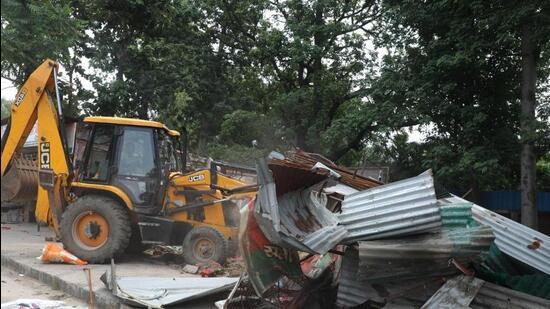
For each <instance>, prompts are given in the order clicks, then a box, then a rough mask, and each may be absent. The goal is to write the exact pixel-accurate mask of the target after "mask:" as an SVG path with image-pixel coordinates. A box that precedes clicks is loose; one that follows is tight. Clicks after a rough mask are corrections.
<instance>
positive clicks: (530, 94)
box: [520, 22, 538, 229]
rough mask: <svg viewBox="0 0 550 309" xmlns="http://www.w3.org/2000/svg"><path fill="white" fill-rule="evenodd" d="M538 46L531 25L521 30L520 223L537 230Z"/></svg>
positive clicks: (526, 24) (524, 26)
mask: <svg viewBox="0 0 550 309" xmlns="http://www.w3.org/2000/svg"><path fill="white" fill-rule="evenodd" d="M537 49H538V48H537V44H536V42H535V40H534V38H533V29H532V26H531V24H530V23H528V22H527V23H525V24H524V25H522V28H521V119H520V123H521V184H520V187H521V223H522V224H524V225H526V226H528V227H531V228H533V229H537V228H538V214H537V204H536V201H535V198H536V166H535V151H534V146H533V135H534V133H535V132H534V131H535V128H534V124H535V121H536V120H535V106H536V101H535V87H536V80H537V71H536V62H537V54H538V52H537Z"/></svg>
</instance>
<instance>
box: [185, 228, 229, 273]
mask: <svg viewBox="0 0 550 309" xmlns="http://www.w3.org/2000/svg"><path fill="white" fill-rule="evenodd" d="M203 244H204V245H205V246H202V245H203ZM206 244H209V245H206ZM205 247H206V248H205ZM228 250H229V244H228V241H227V238H225V237H224V236H223V234H222V233H221V232H220V231H218V230H216V229H214V228H212V227H208V226H200V227H195V228H193V229H191V231H189V233H187V235H185V239H184V240H183V255H184V258H185V262H186V263H188V264H193V265H195V264H205V263H208V261H215V262H218V263H220V264H223V263H225V259H226V258H227V254H228Z"/></svg>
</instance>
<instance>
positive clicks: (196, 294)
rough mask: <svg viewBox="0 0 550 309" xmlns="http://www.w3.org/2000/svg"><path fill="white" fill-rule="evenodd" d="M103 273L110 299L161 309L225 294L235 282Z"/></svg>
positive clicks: (214, 279) (233, 279)
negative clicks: (111, 297) (110, 293)
mask: <svg viewBox="0 0 550 309" xmlns="http://www.w3.org/2000/svg"><path fill="white" fill-rule="evenodd" d="M111 274H112V272H111V271H109V270H108V271H107V272H105V273H104V274H103V275H102V276H101V280H102V281H103V283H104V284H105V286H106V287H107V288H108V289H110V290H111V291H112V292H113V294H114V295H116V296H117V297H118V298H120V299H121V300H123V301H124V302H125V303H126V304H129V305H132V306H140V307H141V306H145V307H147V308H163V307H164V306H169V305H176V304H181V303H183V302H186V301H190V300H194V299H198V298H201V297H205V296H208V295H212V294H216V293H219V292H223V291H229V290H231V289H232V288H233V287H234V286H235V283H237V281H238V280H239V278H227V277H218V278H200V277H185V278H181V277H179V278H171V277H170V278H159V277H116V276H115V277H114V278H113V277H111Z"/></svg>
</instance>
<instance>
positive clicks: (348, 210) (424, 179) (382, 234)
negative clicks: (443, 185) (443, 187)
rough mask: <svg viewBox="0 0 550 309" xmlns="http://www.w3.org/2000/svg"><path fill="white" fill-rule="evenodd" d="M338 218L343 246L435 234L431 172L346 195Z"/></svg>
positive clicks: (438, 218)
mask: <svg viewBox="0 0 550 309" xmlns="http://www.w3.org/2000/svg"><path fill="white" fill-rule="evenodd" d="M338 218H339V219H340V223H341V224H343V225H344V226H345V227H346V229H347V230H348V236H347V237H346V238H345V240H344V241H345V242H346V243H351V242H354V241H357V240H369V239H383V238H388V237H396V236H403V235H412V234H420V233H424V232H429V231H435V230H438V229H439V227H440V226H441V216H440V214H439V207H438V206H437V200H436V198H435V190H434V183H433V178H432V172H431V171H426V172H425V173H423V174H421V175H419V176H417V177H413V178H409V179H405V180H401V181H397V182H394V183H390V184H387V185H383V186H379V187H375V188H372V189H369V190H365V191H360V192H357V193H354V194H351V195H348V196H346V197H345V199H344V202H343V203H342V213H341V214H340V215H339V216H338Z"/></svg>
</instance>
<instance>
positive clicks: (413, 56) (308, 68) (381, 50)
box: [1, 0, 550, 191]
mask: <svg viewBox="0 0 550 309" xmlns="http://www.w3.org/2000/svg"><path fill="white" fill-rule="evenodd" d="M1 14H2V77H4V78H6V79H9V80H11V81H13V82H14V83H15V84H16V85H18V84H21V82H22V81H23V80H24V79H25V77H26V76H27V75H28V74H29V73H30V71H32V69H33V68H34V67H35V66H36V65H37V64H38V63H39V62H40V61H41V60H42V59H44V58H46V57H49V58H54V59H56V60H58V61H60V63H61V64H62V65H63V67H64V68H65V71H64V76H62V78H61V80H62V81H63V83H64V85H63V86H64V95H65V96H64V99H65V102H66V105H67V108H69V109H70V110H71V111H72V113H73V114H84V115H86V114H94V115H117V116H128V117H140V118H147V119H157V120H160V121H163V122H165V123H166V124H167V125H168V126H170V127H173V128H175V129H179V128H182V127H186V128H187V131H188V132H189V135H190V145H191V147H192V150H193V151H195V152H198V153H200V154H202V155H215V156H216V157H218V158H220V159H224V158H226V159H231V160H237V161H244V162H251V160H252V158H253V157H254V156H259V155H262V154H265V153H267V152H269V151H270V150H272V149H278V150H285V149H289V148H292V147H299V148H301V149H304V150H306V151H312V152H320V153H323V154H325V155H327V156H328V157H330V158H331V159H334V160H338V161H339V162H341V163H344V164H346V165H355V166H358V165H363V164H366V163H369V162H381V163H383V164H387V165H391V167H392V169H391V170H392V178H393V179H397V178H401V177H406V176H411V175H414V174H415V173H418V172H420V171H422V170H425V169H428V168H432V169H433V170H434V171H435V175H436V176H437V178H438V180H439V181H441V182H442V183H443V184H444V185H445V186H446V187H448V188H452V189H456V190H457V191H466V190H468V189H470V188H475V189H479V190H492V189H517V188H518V186H519V178H520V167H519V166H520V163H519V162H520V152H521V145H522V143H523V142H525V139H526V138H528V139H529V143H531V144H532V145H534V146H533V147H534V153H535V157H536V158H537V161H539V163H538V165H537V166H538V170H539V173H540V174H539V178H538V179H539V187H544V188H548V183H547V182H548V181H547V179H548V175H547V173H548V168H547V166H548V164H547V162H548V153H549V151H550V138H549V137H550V129H549V123H550V101H549V98H550V95H549V91H550V90H549V88H548V87H549V86H550V81H549V78H548V76H549V73H550V43H549V41H550V37H549V33H550V27H549V24H550V20H549V17H548V16H550V14H549V4H548V1H530V2H529V4H528V5H527V4H526V5H524V4H518V3H516V2H514V1H509V0H498V1H482V0H467V1H458V2H457V1H448V0H437V1H431V2H429V3H424V2H419V1H414V0H410V1H409V0H406V1H395V0H386V1H382V0H363V1H360V0H351V1H335V0H312V1H301V0H271V1H267V0H242V1H233V0H231V1H219V0H207V1H198V0H181V1H168V0H161V1H144V0H121V1H106V0H97V1H83V0H73V1H63V0H56V1H28V0H25V1H22V0H6V1H2V13H1ZM527 21H528V22H529V25H530V26H529V27H530V28H529V29H530V32H529V33H531V34H532V40H533V42H534V43H535V45H534V46H535V47H536V51H537V55H536V56H537V57H536V73H537V74H538V84H537V87H536V93H535V96H536V101H537V106H536V108H537V118H536V119H535V120H534V121H530V122H529V123H530V125H529V130H528V132H527V131H525V130H522V129H521V128H522V126H521V122H520V119H521V116H520V114H521V109H520V103H519V102H520V97H521V94H520V92H521V91H520V89H521V85H520V75H521V68H522V66H521V63H522V51H521V42H522V41H521V33H522V32H521V31H522V30H521V29H523V28H522V27H523V25H525V24H526V23H527ZM83 81H87V83H85V84H86V85H88V84H89V86H86V85H84V84H83ZM85 86H86V87H85ZM410 128H414V130H417V131H418V130H419V131H420V132H421V134H422V136H423V138H422V141H421V142H411V141H409V139H408V138H409V136H408V132H410V130H409V129H410ZM520 136H521V138H522V139H523V140H522V139H520Z"/></svg>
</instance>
